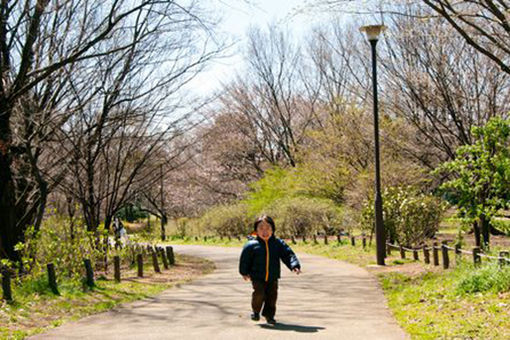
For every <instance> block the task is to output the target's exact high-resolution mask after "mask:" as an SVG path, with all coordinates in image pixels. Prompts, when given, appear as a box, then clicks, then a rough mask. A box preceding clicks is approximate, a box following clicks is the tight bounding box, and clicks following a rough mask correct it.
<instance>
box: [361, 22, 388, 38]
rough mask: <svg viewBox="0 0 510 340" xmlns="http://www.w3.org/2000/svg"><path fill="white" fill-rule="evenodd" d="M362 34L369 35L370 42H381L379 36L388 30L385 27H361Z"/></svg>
mask: <svg viewBox="0 0 510 340" xmlns="http://www.w3.org/2000/svg"><path fill="white" fill-rule="evenodd" d="M359 30H360V31H361V32H364V33H365V34H366V35H367V38H368V41H374V40H379V35H381V33H382V32H383V31H385V30H386V26H384V25H368V26H363V27H360V29H359Z"/></svg>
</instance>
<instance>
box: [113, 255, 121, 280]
mask: <svg viewBox="0 0 510 340" xmlns="http://www.w3.org/2000/svg"><path fill="white" fill-rule="evenodd" d="M113 272H114V277H115V281H117V282H120V256H119V255H115V256H114V257H113Z"/></svg>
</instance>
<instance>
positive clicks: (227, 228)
mask: <svg viewBox="0 0 510 340" xmlns="http://www.w3.org/2000/svg"><path fill="white" fill-rule="evenodd" d="M252 222H253V216H251V215H250V214H249V213H248V209H247V206H246V205H245V204H243V203H237V204H232V205H220V206H217V207H214V208H212V209H210V210H209V211H207V212H206V213H205V214H204V215H203V216H202V217H201V218H200V219H199V220H198V221H197V223H198V224H199V228H200V230H204V231H210V232H213V233H214V234H216V235H219V236H229V235H231V236H244V235H247V234H249V233H250V232H251V231H252V229H251V223H252Z"/></svg>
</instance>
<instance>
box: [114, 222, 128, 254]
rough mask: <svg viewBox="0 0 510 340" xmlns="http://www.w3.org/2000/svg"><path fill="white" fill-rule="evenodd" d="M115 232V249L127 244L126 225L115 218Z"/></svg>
mask: <svg viewBox="0 0 510 340" xmlns="http://www.w3.org/2000/svg"><path fill="white" fill-rule="evenodd" d="M113 232H114V234H115V248H119V247H120V246H121V244H122V243H125V242H126V239H127V232H126V229H125V228H124V224H123V223H122V221H121V220H120V219H119V218H118V217H115V219H114V220H113Z"/></svg>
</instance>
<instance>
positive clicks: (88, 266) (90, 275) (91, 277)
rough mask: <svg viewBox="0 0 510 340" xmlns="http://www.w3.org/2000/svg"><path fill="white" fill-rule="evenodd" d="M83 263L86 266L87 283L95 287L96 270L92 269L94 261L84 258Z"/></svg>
mask: <svg viewBox="0 0 510 340" xmlns="http://www.w3.org/2000/svg"><path fill="white" fill-rule="evenodd" d="M83 264H84V266H85V274H86V279H85V283H86V284H87V286H89V287H94V270H93V269H92V263H91V262H90V259H84V260H83Z"/></svg>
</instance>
